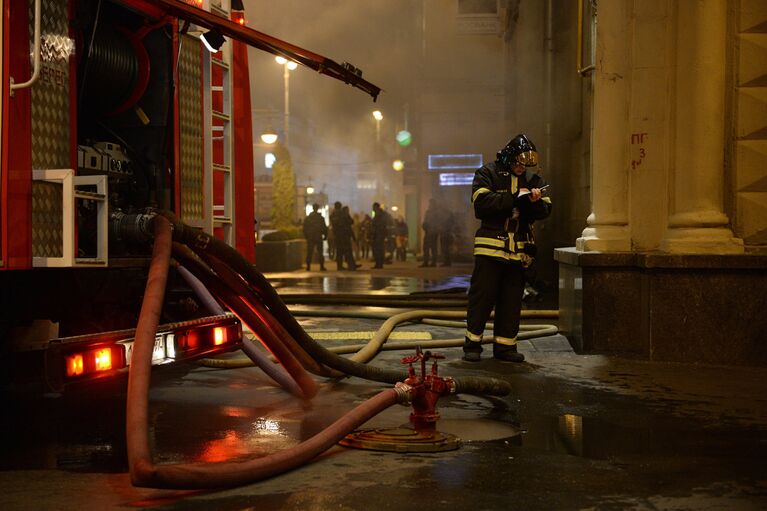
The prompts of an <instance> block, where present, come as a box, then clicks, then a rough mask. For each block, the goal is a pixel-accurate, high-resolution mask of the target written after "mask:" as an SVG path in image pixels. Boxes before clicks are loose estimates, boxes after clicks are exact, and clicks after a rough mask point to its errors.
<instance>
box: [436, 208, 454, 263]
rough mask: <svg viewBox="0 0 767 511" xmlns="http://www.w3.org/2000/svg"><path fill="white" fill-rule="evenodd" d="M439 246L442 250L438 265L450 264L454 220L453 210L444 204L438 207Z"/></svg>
mask: <svg viewBox="0 0 767 511" xmlns="http://www.w3.org/2000/svg"><path fill="white" fill-rule="evenodd" d="M438 211H439V248H440V252H442V264H441V265H440V266H450V265H451V264H452V262H453V261H452V255H451V254H452V252H453V240H454V236H453V232H454V231H455V220H454V215H453V212H452V211H450V210H449V209H447V208H446V207H444V206H440V208H439V210H438Z"/></svg>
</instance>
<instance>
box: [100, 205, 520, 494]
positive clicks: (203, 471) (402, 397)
mask: <svg viewBox="0 0 767 511" xmlns="http://www.w3.org/2000/svg"><path fill="white" fill-rule="evenodd" d="M115 223H116V224H117V228H118V229H127V231H126V232H124V233H123V234H126V235H127V236H138V233H137V232H134V231H135V230H136V229H138V230H139V231H140V230H142V228H143V230H144V232H145V234H148V233H149V232H150V231H149V230H148V229H149V228H151V235H152V237H153V238H154V246H153V249H152V262H151V264H150V268H149V276H148V278H147V284H146V290H145V293H144V301H143V303H142V307H141V313H140V315H139V321H138V325H137V327H136V334H135V341H134V352H133V358H132V363H131V365H130V370H129V377H128V400H127V411H126V438H127V447H128V465H129V469H130V477H131V481H132V483H133V484H134V485H136V486H148V487H157V488H214V487H225V486H235V485H239V484H244V483H248V482H254V481H258V480H260V479H263V478H265V477H270V476H272V475H276V474H279V473H282V472H285V471H287V470H290V469H292V468H294V467H296V466H298V465H300V464H302V463H305V462H307V461H309V460H311V459H313V458H314V457H315V456H317V455H318V454H319V453H321V452H323V451H325V450H326V449H328V448H329V447H331V446H332V445H335V443H336V442H337V441H338V440H340V439H341V438H342V437H343V436H345V435H346V434H347V433H349V432H351V431H352V430H354V429H355V428H357V427H358V426H360V425H361V424H363V423H364V422H366V421H367V420H369V419H370V418H371V417H373V416H375V415H376V414H378V413H380V412H381V411H383V410H384V409H386V408H387V407H389V406H391V405H393V404H395V403H397V402H404V401H407V400H408V399H409V397H410V396H409V395H408V391H407V390H403V389H402V388H397V389H390V390H386V391H383V392H381V393H379V394H378V395H376V396H374V397H373V398H371V399H369V400H367V401H366V402H365V403H363V404H362V405H360V406H358V407H357V408H355V409H354V410H352V411H350V412H348V413H347V414H345V415H344V416H343V417H341V418H340V419H339V420H337V421H336V422H334V423H333V424H331V425H330V426H329V427H328V428H326V429H325V430H323V431H322V432H320V433H318V434H317V435H315V436H314V437H312V438H310V439H309V440H306V441H304V442H302V443H300V444H299V445H297V446H295V447H293V448H291V449H287V450H285V451H281V452H279V453H275V454H273V455H270V456H266V457H264V458H258V459H253V460H247V461H242V462H223V463H214V464H196V463H195V464H188V463H181V464H171V465H155V464H154V462H153V461H152V456H151V450H150V448H149V431H148V429H149V428H148V401H149V397H148V396H149V382H150V375H151V360H152V350H153V346H154V339H155V335H156V332H157V326H158V324H159V321H160V316H161V313H162V305H163V301H164V295H165V285H166V283H167V278H168V268H169V266H170V256H171V251H172V245H173V243H172V240H173V238H176V237H177V238H178V240H179V241H181V242H188V243H191V248H192V249H196V250H197V251H199V252H203V253H204V254H206V255H207V256H210V257H215V258H219V257H220V261H221V263H223V264H227V261H232V264H233V265H234V268H231V266H230V268H231V269H232V270H233V271H234V272H235V274H236V275H239V278H241V279H242V280H243V281H244V282H245V283H247V284H248V286H249V288H250V289H251V291H253V292H254V293H256V294H257V295H258V297H259V298H260V299H261V300H263V301H264V305H265V306H266V307H264V309H261V308H259V307H258V306H256V305H255V304H254V303H251V301H252V300H251V299H249V298H250V297H248V296H245V297H242V296H237V295H235V294H234V293H233V292H232V289H231V288H230V287H229V285H235V282H234V281H232V280H230V282H229V285H227V284H226V282H224V281H223V280H222V281H217V280H216V279H214V278H212V275H211V274H209V273H208V274H206V271H207V270H206V269H205V267H204V266H202V265H195V264H194V259H193V258H191V257H188V258H187V259H188V260H187V261H186V263H187V264H189V265H190V267H188V269H189V270H190V271H191V272H192V273H193V274H194V275H195V276H196V277H197V278H199V279H200V280H201V281H202V282H203V283H205V284H206V285H208V284H211V285H212V287H213V289H212V291H213V293H214V294H215V295H216V297H217V298H218V299H219V300H222V302H223V303H224V304H225V305H227V307H229V308H230V310H232V311H233V312H234V313H235V314H236V315H237V316H238V317H240V319H241V320H242V321H243V322H244V323H245V324H246V325H247V326H249V327H251V329H254V331H259V333H260V336H263V337H262V338H261V340H262V341H264V342H265V344H267V347H269V349H270V351H272V353H273V354H274V355H275V356H276V357H277V358H278V360H280V362H282V364H283V365H284V366H285V368H286V370H287V372H288V373H289V374H290V376H291V377H292V378H293V379H294V380H295V382H296V383H297V385H298V387H299V388H300V392H301V394H302V395H303V396H304V397H311V396H313V395H314V393H316V383H314V381H313V380H312V379H311V378H310V377H308V375H307V374H306V371H305V368H304V367H303V366H302V365H301V364H300V363H299V362H298V360H297V359H296V357H295V356H294V354H293V353H291V352H290V350H289V349H288V348H287V345H286V344H283V342H282V339H280V337H279V336H278V335H275V328H274V327H275V324H276V325H279V323H276V322H275V318H276V317H284V316H285V315H287V316H289V317H290V318H291V319H292V323H295V326H294V325H292V324H290V322H289V324H288V325H287V328H286V331H287V332H288V333H289V334H292V332H291V330H294V331H296V329H295V327H298V330H300V332H302V333H303V335H304V336H305V337H306V338H309V336H308V335H307V334H306V332H304V331H303V329H302V328H301V327H300V325H298V323H297V322H296V321H295V319H293V318H292V316H291V315H290V313H289V312H288V311H287V308H286V307H285V306H284V304H283V303H282V302H281V301H280V300H279V297H278V296H277V295H276V292H275V291H274V289H273V288H272V287H271V286H270V285H269V284H268V282H266V279H265V278H264V277H263V275H261V274H260V273H258V272H256V271H255V270H252V272H251V271H248V268H250V265H249V264H247V262H246V261H245V260H244V259H243V258H242V257H241V256H239V254H237V256H239V257H235V256H234V255H233V254H232V253H231V252H233V251H234V250H233V249H231V247H229V246H228V245H225V244H223V243H222V242H218V240H215V239H214V238H212V237H211V236H208V235H206V234H205V233H202V232H200V231H196V232H192V230H191V228H190V227H188V226H185V225H184V224H181V223H180V222H176V223H174V224H171V222H170V221H168V219H167V218H165V217H164V216H152V217H151V218H138V217H136V218H130V217H129V216H128V215H121V216H120V217H119V218H117V219H116V222H115ZM221 245H224V247H226V248H224V247H221ZM211 248H213V250H210V249H211ZM176 250H177V253H178V254H179V255H180V256H183V254H184V250H183V248H182V247H176ZM199 252H198V253H199ZM234 253H235V254H236V252H234ZM230 277H231V275H230ZM206 279H207V280H208V281H207V282H206ZM254 281H255V283H256V285H255V286H254V285H253V282H254ZM275 297H276V300H274V298H275ZM264 298H266V299H264ZM272 314H275V315H272ZM261 322H263V323H264V324H265V325H267V326H266V327H265V328H263V329H261V330H259V328H261V325H260V323H261ZM269 327H272V328H269ZM309 339H310V340H311V338H309ZM301 347H302V348H304V349H305V350H306V352H307V353H309V354H312V355H313V352H314V353H320V354H321V355H322V356H323V359H324V360H323V362H325V361H327V362H328V366H329V367H331V368H335V369H339V368H340V367H347V368H353V369H354V372H356V373H358V374H355V375H361V374H363V373H365V372H364V371H360V370H359V369H360V366H361V367H367V366H365V365H364V364H359V363H356V362H353V361H348V362H349V363H340V364H339V363H338V360H337V359H340V360H343V361H346V359H344V358H343V357H339V356H338V355H335V354H332V353H330V352H327V350H324V348H322V347H321V346H319V345H317V344H316V343H314V341H313V340H311V343H306V344H301ZM318 348H319V349H318ZM350 374H353V373H350ZM371 374H372V375H374V376H376V377H378V378H390V377H392V376H396V377H399V380H404V379H405V378H406V374H405V373H404V372H399V371H398V372H393V371H383V370H378V371H373V372H372V373H371ZM366 376H370V375H369V374H366V375H365V376H362V377H366ZM367 379H373V380H376V378H367ZM377 381H382V380H377ZM392 383H393V382H392ZM509 390H510V387H509V385H508V383H506V382H503V381H501V380H496V379H492V378H464V379H462V381H461V383H460V384H459V383H458V382H457V381H456V385H455V391H456V392H471V393H477V394H488V395H505V394H508V392H509Z"/></svg>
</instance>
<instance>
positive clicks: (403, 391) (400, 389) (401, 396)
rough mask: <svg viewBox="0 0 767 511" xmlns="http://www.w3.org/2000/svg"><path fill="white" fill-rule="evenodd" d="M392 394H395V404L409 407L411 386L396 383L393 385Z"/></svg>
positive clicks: (411, 395) (411, 396)
mask: <svg viewBox="0 0 767 511" xmlns="http://www.w3.org/2000/svg"><path fill="white" fill-rule="evenodd" d="M394 392H396V393H397V402H398V403H399V404H401V405H409V404H410V403H411V402H412V401H413V394H414V392H413V387H412V385H408V384H407V383H403V382H401V381H398V382H397V383H395V384H394Z"/></svg>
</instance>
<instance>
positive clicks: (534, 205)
mask: <svg viewBox="0 0 767 511" xmlns="http://www.w3.org/2000/svg"><path fill="white" fill-rule="evenodd" d="M537 165H538V152H537V150H536V148H535V145H534V144H533V142H532V141H531V140H530V139H529V138H528V137H527V136H526V135H524V134H519V135H517V136H515V137H514V138H512V139H511V140H510V141H509V143H508V144H506V146H505V147H504V148H503V149H501V150H500V151H499V152H498V154H497V157H496V160H495V161H494V162H492V163H489V164H487V165H483V166H482V167H480V168H479V169H478V170H477V171H476V172H475V173H474V181H473V183H472V186H471V192H472V193H471V202H472V204H473V205H474V214H475V216H476V217H477V218H478V219H480V220H481V224H480V226H479V229H477V232H476V234H475V236H474V271H473V273H472V275H471V284H470V286H469V304H468V308H467V311H466V337H465V339H464V343H463V352H464V355H463V359H464V360H466V361H468V362H479V361H480V354H481V353H482V334H483V332H484V330H485V324H486V323H487V319H488V318H489V317H490V312H491V311H492V310H493V308H495V321H494V323H493V324H494V327H493V336H494V339H493V357H495V358H496V359H498V360H502V361H506V362H523V361H524V360H525V357H524V355H522V354H521V353H518V352H517V334H518V333H519V318H520V315H521V309H522V293H523V290H524V287H525V268H527V267H529V266H530V265H531V264H532V263H533V258H534V257H535V254H536V246H535V237H534V235H533V223H534V222H535V221H536V220H543V219H544V218H546V217H547V216H549V214H550V213H551V200H550V199H549V198H548V197H545V196H544V193H545V188H546V187H547V185H546V182H545V181H544V180H543V178H542V177H541V176H540V175H538V174H536V173H535V172H533V171H532V170H530V169H529V167H535V166H537Z"/></svg>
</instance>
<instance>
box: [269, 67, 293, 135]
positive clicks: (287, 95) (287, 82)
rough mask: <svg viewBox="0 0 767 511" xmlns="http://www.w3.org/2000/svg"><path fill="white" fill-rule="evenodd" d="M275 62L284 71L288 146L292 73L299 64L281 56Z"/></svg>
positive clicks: (285, 124)
mask: <svg viewBox="0 0 767 511" xmlns="http://www.w3.org/2000/svg"><path fill="white" fill-rule="evenodd" d="M274 60H275V61H276V62H277V63H278V64H281V65H282V69H283V72H282V80H283V87H284V90H285V118H284V126H283V128H284V129H285V145H288V132H289V131H290V72H291V71H292V70H294V69H295V68H297V67H298V64H296V63H295V62H293V61H292V60H288V59H286V58H285V57H280V56H277V57H274Z"/></svg>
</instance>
